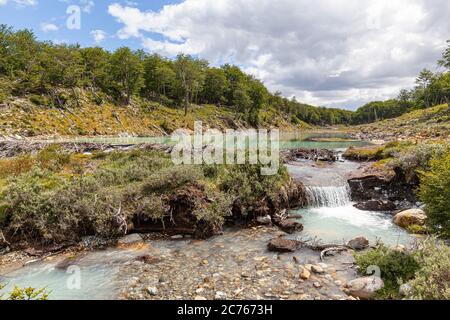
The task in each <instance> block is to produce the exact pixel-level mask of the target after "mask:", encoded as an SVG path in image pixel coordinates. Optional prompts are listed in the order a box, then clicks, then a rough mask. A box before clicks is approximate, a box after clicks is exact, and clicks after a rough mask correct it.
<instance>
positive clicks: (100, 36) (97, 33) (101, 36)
mask: <svg viewBox="0 0 450 320" xmlns="http://www.w3.org/2000/svg"><path fill="white" fill-rule="evenodd" d="M90 33H91V36H92V37H93V38H94V41H95V42H96V43H100V42H102V41H103V40H105V39H106V37H107V36H108V34H107V33H106V32H105V31H103V30H92V31H91V32H90Z"/></svg>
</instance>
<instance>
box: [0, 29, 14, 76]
mask: <svg viewBox="0 0 450 320" xmlns="http://www.w3.org/2000/svg"><path fill="white" fill-rule="evenodd" d="M11 34H12V29H11V28H10V27H8V26H7V25H4V24H1V25H0V75H8V74H9V73H8V70H9V65H8V48H9V43H10V38H11Z"/></svg>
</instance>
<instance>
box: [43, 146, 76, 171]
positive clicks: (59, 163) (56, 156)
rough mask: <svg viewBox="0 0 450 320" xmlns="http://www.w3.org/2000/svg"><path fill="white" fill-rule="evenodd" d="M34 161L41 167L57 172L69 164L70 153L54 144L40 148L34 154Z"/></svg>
mask: <svg viewBox="0 0 450 320" xmlns="http://www.w3.org/2000/svg"><path fill="white" fill-rule="evenodd" d="M36 161H37V163H38V165H39V167H40V168H41V169H44V170H50V171H52V172H57V171H60V170H61V169H62V168H63V167H64V166H65V165H67V164H69V162H70V154H69V153H67V152H65V151H63V150H62V148H61V147H60V146H58V145H56V144H54V145H51V146H49V147H47V148H45V149H43V150H41V151H40V152H39V153H38V154H37V155H36Z"/></svg>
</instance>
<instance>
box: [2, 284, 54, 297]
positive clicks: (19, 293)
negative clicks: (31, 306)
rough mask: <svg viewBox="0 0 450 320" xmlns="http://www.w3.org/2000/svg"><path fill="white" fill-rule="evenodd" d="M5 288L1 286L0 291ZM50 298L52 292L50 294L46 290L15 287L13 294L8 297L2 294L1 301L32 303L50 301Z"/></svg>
mask: <svg viewBox="0 0 450 320" xmlns="http://www.w3.org/2000/svg"><path fill="white" fill-rule="evenodd" d="M4 288H5V286H3V285H2V284H0V291H1V290H3V289H4ZM49 296H50V292H48V291H47V290H46V289H45V288H43V289H35V288H32V287H29V288H24V289H21V288H18V287H15V288H14V289H13V291H12V292H10V293H9V294H8V295H7V296H6V297H5V295H4V294H1V293H0V300H12V301H30V300H39V301H43V300H48V298H49Z"/></svg>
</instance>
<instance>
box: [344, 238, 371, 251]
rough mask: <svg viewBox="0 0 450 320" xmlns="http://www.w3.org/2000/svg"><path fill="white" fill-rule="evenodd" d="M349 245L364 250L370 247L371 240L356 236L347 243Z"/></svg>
mask: <svg viewBox="0 0 450 320" xmlns="http://www.w3.org/2000/svg"><path fill="white" fill-rule="evenodd" d="M347 246H348V247H350V248H352V249H354V250H364V249H367V248H368V247H369V240H367V239H366V238H365V237H356V238H354V239H352V240H350V241H349V242H348V243H347Z"/></svg>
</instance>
